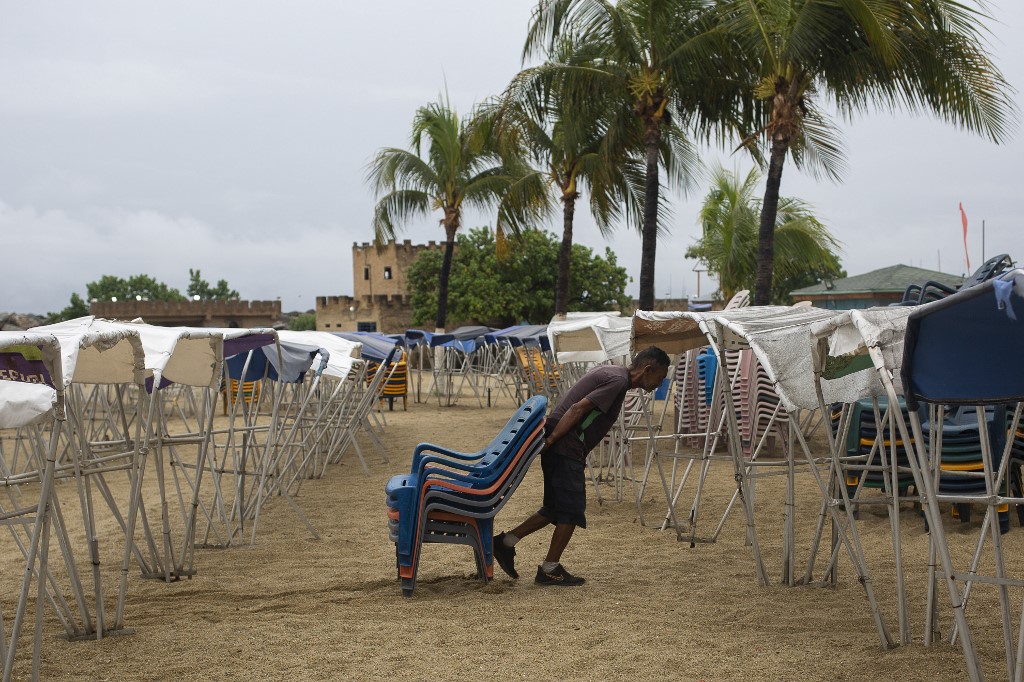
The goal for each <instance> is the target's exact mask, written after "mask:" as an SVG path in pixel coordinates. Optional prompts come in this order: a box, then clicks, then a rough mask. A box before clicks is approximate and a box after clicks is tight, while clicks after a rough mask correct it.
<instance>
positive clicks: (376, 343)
mask: <svg viewBox="0 0 1024 682" xmlns="http://www.w3.org/2000/svg"><path fill="white" fill-rule="evenodd" d="M333 333H334V335H335V336H339V337H341V338H343V339H346V340H348V341H352V342H354V343H361V344H363V358H364V359H366V360H372V361H373V362H384V360H386V359H387V357H388V356H389V355H390V354H391V352H392V351H394V349H395V346H396V345H398V344H399V343H400V342H399V341H398V340H397V339H396V338H395V337H394V336H385V335H384V334H377V333H376V332H333Z"/></svg>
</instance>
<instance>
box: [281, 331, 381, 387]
mask: <svg viewBox="0 0 1024 682" xmlns="http://www.w3.org/2000/svg"><path fill="white" fill-rule="evenodd" d="M278 338H280V339H281V341H282V342H284V341H287V342H288V343H296V344H302V345H307V346H315V347H317V348H323V349H325V350H326V351H327V352H328V353H330V357H329V358H327V367H326V369H324V371H323V373H324V374H325V375H327V376H329V377H334V378H335V379H344V378H345V377H347V376H348V375H349V372H351V371H352V362H353V360H354V359H357V358H360V357H361V356H362V350H363V344H361V343H356V342H354V341H349V340H348V339H343V338H341V337H340V336H335V335H334V334H331V333H329V332H314V331H307V332H294V331H291V330H287V329H282V330H281V331H279V332H278Z"/></svg>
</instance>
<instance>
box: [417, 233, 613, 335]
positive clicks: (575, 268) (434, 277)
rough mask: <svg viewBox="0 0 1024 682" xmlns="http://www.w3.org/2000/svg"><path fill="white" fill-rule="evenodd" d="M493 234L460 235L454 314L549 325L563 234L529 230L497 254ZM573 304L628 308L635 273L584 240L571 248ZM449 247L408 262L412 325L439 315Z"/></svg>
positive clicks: (452, 282) (486, 321)
mask: <svg viewBox="0 0 1024 682" xmlns="http://www.w3.org/2000/svg"><path fill="white" fill-rule="evenodd" d="M496 246H497V245H496V244H495V232H494V231H493V230H491V229H490V228H488V227H479V228H475V229H472V230H470V231H468V232H462V233H460V234H459V235H458V238H457V243H456V248H455V251H454V257H453V259H452V263H451V276H450V279H449V290H448V314H449V315H450V316H451V317H452V318H453V319H456V320H459V321H460V322H464V323H471V324H481V325H486V326H490V327H496V328H502V327H508V326H511V325H514V324H519V323H521V322H529V323H533V324H546V323H547V322H548V320H550V319H551V317H552V316H553V315H554V312H555V281H556V280H557V278H558V259H559V251H560V249H561V240H559V239H557V238H556V237H555V236H554V235H553V234H551V233H549V232H541V231H539V230H529V231H526V232H524V233H523V234H522V235H520V237H519V238H518V239H517V240H515V242H514V245H513V248H511V249H509V251H508V253H507V254H505V255H503V256H502V257H500V258H499V255H498V249H497V248H496ZM570 258H571V262H572V269H571V270H570V273H571V275H570V278H569V289H568V291H569V297H568V301H569V310H570V311H581V310H588V311H601V310H616V309H622V308H626V307H628V306H629V305H630V303H631V301H630V298H629V297H628V296H627V295H626V293H625V292H626V284H627V283H628V282H629V275H628V274H627V273H626V269H625V268H623V267H621V266H619V264H618V262H617V260H616V258H615V254H614V253H613V252H612V251H611V249H608V248H606V249H605V254H604V256H603V257H602V256H599V255H596V254H594V253H593V251H592V250H591V249H590V248H588V247H586V246H583V245H581V244H573V246H572V251H571V254H570ZM443 259H444V253H443V252H441V251H438V250H433V249H431V250H428V251H423V252H422V253H421V254H420V255H419V256H418V257H417V258H416V260H415V261H414V262H413V264H412V265H411V266H410V267H409V272H408V282H409V292H410V294H411V299H412V301H411V302H412V314H413V324H414V325H421V324H424V323H426V322H429V321H431V320H434V319H436V316H437V305H438V295H437V285H438V274H439V273H440V271H441V268H442V266H443Z"/></svg>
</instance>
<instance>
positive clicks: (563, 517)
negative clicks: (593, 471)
mask: <svg viewBox="0 0 1024 682" xmlns="http://www.w3.org/2000/svg"><path fill="white" fill-rule="evenodd" d="M540 465H541V468H542V469H543V470H544V506H543V507H541V508H540V511H538V512H537V513H538V514H540V515H541V516H543V517H544V518H546V519H551V522H552V523H571V524H573V525H574V526H579V527H580V528H586V527H587V517H586V515H585V512H586V510H587V479H586V466H587V465H586V463H585V462H583V461H581V460H578V459H576V458H574V457H566V456H564V455H559V454H556V453H553V452H545V453H543V454H542V455H541V456H540Z"/></svg>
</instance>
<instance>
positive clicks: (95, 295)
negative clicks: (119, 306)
mask: <svg viewBox="0 0 1024 682" xmlns="http://www.w3.org/2000/svg"><path fill="white" fill-rule="evenodd" d="M188 275H189V285H188V289H187V291H188V296H187V297H186V296H184V295H182V293H181V292H180V291H179V290H177V289H175V288H174V287H172V286H170V285H168V284H166V283H164V282H159V281H157V280H156V279H154V278H153V277H150V276H149V275H132V276H131V277H128V278H124V277H118V276H117V275H103V276H102V277H100V278H99V279H98V280H96V281H95V282H89V283H88V284H86V285H85V290H86V298H85V299H83V298H82V297H81V296H80V295H78V294H77V293H73V294H71V301H70V303H69V304H68V306H67V307H66V308H64V309H63V310H61V311H59V312H51V313H48V314H47V316H46V317H47V322H48V323H54V322H60V321H62V320H72V319H74V318H76V317H84V316H85V315H88V314H89V303H88V301H135V300H141V301H185V300H189V299H192V298H194V297H196V296H198V297H199V299H200V300H217V301H225V300H233V299H237V298H239V294H238V292H237V291H235V290H234V289H232V288H230V287H229V286H228V283H227V280H223V279H222V280H218V282H217V286H215V287H213V286H210V283H209V282H207V281H206V280H204V279H202V277H201V276H200V272H199V270H193V269H192V268H189V271H188Z"/></svg>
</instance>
